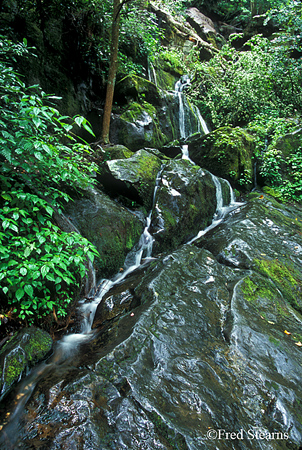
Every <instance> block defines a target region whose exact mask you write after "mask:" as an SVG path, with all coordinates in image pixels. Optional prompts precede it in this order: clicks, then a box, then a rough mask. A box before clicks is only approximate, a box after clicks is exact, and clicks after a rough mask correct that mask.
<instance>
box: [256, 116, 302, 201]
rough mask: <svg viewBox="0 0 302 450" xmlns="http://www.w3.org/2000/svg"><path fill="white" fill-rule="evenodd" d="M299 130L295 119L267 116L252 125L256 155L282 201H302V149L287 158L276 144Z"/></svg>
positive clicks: (262, 174)
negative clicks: (280, 139) (255, 139)
mask: <svg viewBox="0 0 302 450" xmlns="http://www.w3.org/2000/svg"><path fill="white" fill-rule="evenodd" d="M296 129H297V121H296V120H294V119H285V118H280V117H268V116H265V115H260V116H258V117H257V118H256V119H255V120H254V121H253V122H251V123H250V124H249V130H250V132H251V133H252V134H253V135H254V136H256V138H257V149H256V155H257V158H258V160H259V162H260V175H261V176H262V177H263V179H264V181H265V183H267V184H268V185H270V186H272V187H273V188H274V190H275V191H276V194H277V195H279V196H280V197H281V198H283V199H288V200H295V201H302V149H301V147H298V148H294V149H292V151H290V152H289V153H288V154H287V155H284V154H283V153H282V151H281V150H280V149H279V148H278V146H277V145H276V144H277V141H278V139H279V138H280V137H282V136H284V135H285V134H287V133H290V132H292V131H294V130H296ZM285 175H286V176H285Z"/></svg>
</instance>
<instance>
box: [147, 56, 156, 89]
mask: <svg viewBox="0 0 302 450" xmlns="http://www.w3.org/2000/svg"><path fill="white" fill-rule="evenodd" d="M148 78H149V81H151V83H154V84H155V85H156V86H157V77H156V72H155V68H154V66H153V64H152V62H151V61H149V59H148Z"/></svg>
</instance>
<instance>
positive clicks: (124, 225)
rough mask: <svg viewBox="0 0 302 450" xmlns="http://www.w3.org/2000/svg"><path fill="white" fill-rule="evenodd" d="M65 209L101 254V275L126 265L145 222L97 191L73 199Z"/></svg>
mask: <svg viewBox="0 0 302 450" xmlns="http://www.w3.org/2000/svg"><path fill="white" fill-rule="evenodd" d="M66 211H67V214H68V216H69V217H70V219H71V220H72V222H73V224H74V225H75V226H76V228H77V229H78V230H79V231H80V233H81V234H82V235H83V236H84V237H86V238H87V239H88V240H89V241H90V242H92V243H93V244H94V245H95V246H96V247H97V249H98V251H99V253H100V258H97V259H96V260H95V267H96V270H97V271H98V276H100V277H107V276H111V275H113V274H114V273H116V272H117V271H118V270H119V269H120V267H122V266H123V264H124V260H125V257H126V255H127V253H128V252H129V251H130V250H131V249H132V247H133V246H134V245H135V244H136V243H137V242H138V241H139V238H140V235H141V233H142V231H143V224H142V223H141V221H140V220H139V219H138V218H137V217H136V216H135V215H134V214H131V213H130V212H129V211H128V210H126V209H125V208H124V207H122V206H121V205H119V204H118V203H116V202H114V201H113V200H111V199H110V198H109V197H108V196H107V195H106V194H104V193H101V192H99V191H97V190H94V191H91V192H87V194H86V197H85V198H80V199H77V200H75V201H74V202H70V203H69V204H68V205H67V207H66Z"/></svg>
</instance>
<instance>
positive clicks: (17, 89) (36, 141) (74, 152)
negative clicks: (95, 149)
mask: <svg viewBox="0 0 302 450" xmlns="http://www.w3.org/2000/svg"><path fill="white" fill-rule="evenodd" d="M27 52H28V50H27V48H26V42H24V43H23V44H13V43H12V42H11V41H9V40H7V39H5V38H4V37H3V36H1V37H0V58H1V60H0V107H1V111H2V114H1V119H0V126H1V129H0V168H1V174H0V258H1V259H0V274H1V275H0V283H1V284H0V290H1V291H0V292H2V294H4V300H5V302H4V303H5V304H6V308H9V307H11V309H13V312H14V313H15V314H16V315H17V316H18V317H19V318H21V319H23V320H24V319H26V320H27V322H28V323H32V322H33V321H34V319H35V318H37V319H39V318H41V317H42V316H44V315H46V314H47V313H49V312H50V311H53V310H54V308H55V310H56V313H57V316H58V317H62V316H64V315H65V314H66V311H67V305H68V303H70V302H71V300H72V295H73V293H74V292H75V289H78V288H79V286H80V283H81V278H82V277H83V276H84V275H85V272H86V266H87V261H88V260H87V258H90V259H91V260H92V261H93V258H94V256H95V255H96V254H97V251H96V249H95V248H94V247H93V246H92V244H91V243H89V242H88V241H87V240H86V239H84V238H82V237H81V236H80V235H78V234H76V233H64V232H62V231H61V230H60V229H59V228H58V227H57V226H55V225H54V223H53V220H52V217H53V215H54V213H55V212H56V213H58V212H59V213H60V212H61V210H62V204H63V203H64V202H67V201H69V200H70V197H69V195H68V194H67V193H66V190H67V188H68V189H69V190H71V191H72V190H74V191H81V190H82V189H85V188H87V187H89V186H91V185H92V183H93V182H92V180H91V178H90V176H89V174H90V173H91V172H92V171H94V170H96V167H95V166H94V164H91V163H88V162H87V160H86V159H85V155H86V154H87V152H88V153H89V147H88V146H87V145H86V144H85V143H79V142H78V141H77V140H76V139H75V137H74V136H73V135H72V129H73V127H74V126H83V127H84V128H85V129H86V130H88V131H91V130H90V127H89V125H88V123H87V121H86V119H84V118H83V117H79V116H77V117H74V118H73V119H71V118H68V117H61V116H60V114H59V112H58V111H57V110H56V109H55V108H53V107H52V106H48V105H47V103H46V102H47V101H49V100H50V99H51V97H49V96H46V94H45V93H43V92H40V91H39V89H38V87H37V86H34V87H31V88H26V87H25V85H24V83H23V82H22V81H21V80H20V78H19V77H18V76H17V74H16V73H15V72H14V70H13V68H12V67H11V64H10V57H12V58H13V57H14V55H16V54H17V55H19V56H20V55H24V54H26V53H27ZM63 142H65V144H63ZM4 303H3V302H2V305H3V304H4Z"/></svg>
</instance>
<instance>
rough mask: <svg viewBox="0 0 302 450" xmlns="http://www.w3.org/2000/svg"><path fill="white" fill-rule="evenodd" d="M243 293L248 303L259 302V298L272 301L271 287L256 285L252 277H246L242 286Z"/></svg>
mask: <svg viewBox="0 0 302 450" xmlns="http://www.w3.org/2000/svg"><path fill="white" fill-rule="evenodd" d="M242 293H243V294H244V297H245V299H246V300H247V301H248V302H254V303H256V302H257V298H258V297H261V298H266V299H272V298H273V294H272V291H271V290H270V288H269V286H267V285H261V284H259V283H258V282H257V284H256V283H254V282H253V281H252V280H251V278H250V277H246V278H245V279H244V281H243V285H242Z"/></svg>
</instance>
